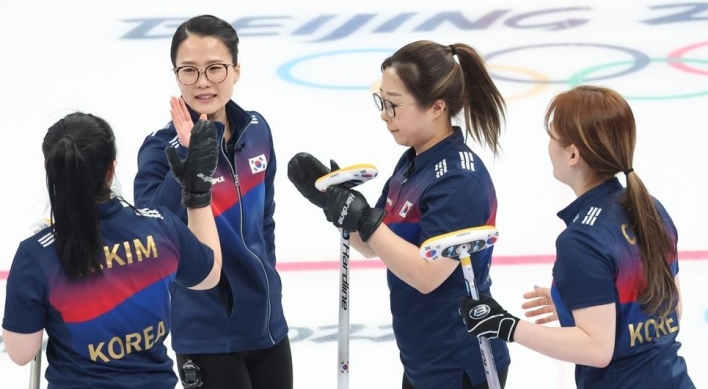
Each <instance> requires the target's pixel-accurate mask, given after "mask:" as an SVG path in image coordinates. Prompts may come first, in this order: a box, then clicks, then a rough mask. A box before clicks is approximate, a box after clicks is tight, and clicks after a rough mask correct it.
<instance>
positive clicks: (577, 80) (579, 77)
mask: <svg viewBox="0 0 708 389" xmlns="http://www.w3.org/2000/svg"><path fill="white" fill-rule="evenodd" d="M650 61H651V62H666V63H668V64H672V63H674V61H676V60H675V59H672V58H651V59H650ZM678 61H682V62H681V64H683V62H694V63H702V64H708V59H690V58H683V59H678ZM631 63H632V61H620V62H610V63H606V64H602V65H598V66H593V67H591V68H587V69H583V70H581V71H579V72H577V73H575V74H573V75H572V76H570V78H569V79H568V84H569V85H570V86H571V87H575V86H578V85H580V84H582V83H583V81H584V80H585V76H587V75H588V74H591V73H594V72H596V71H598V70H602V69H605V68H611V67H614V66H617V65H628V64H631ZM706 95H708V90H705V91H702V92H696V93H684V94H676V95H662V96H626V95H623V97H624V98H625V99H628V100H672V99H685V98H689V97H699V96H706Z"/></svg>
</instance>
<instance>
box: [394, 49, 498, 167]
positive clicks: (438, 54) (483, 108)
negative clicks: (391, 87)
mask: <svg viewBox="0 0 708 389" xmlns="http://www.w3.org/2000/svg"><path fill="white" fill-rule="evenodd" d="M455 56H457V59H458V61H459V65H458V63H457V62H456V61H455ZM388 67H393V68H394V69H396V74H397V75H398V77H399V78H400V79H401V81H402V82H403V84H404V85H405V86H406V89H407V90H408V91H409V92H410V93H411V95H413V97H415V100H416V101H420V102H421V105H423V106H428V107H430V106H431V105H432V104H433V103H435V101H437V100H443V101H444V102H445V104H446V105H447V109H448V111H449V115H450V119H452V118H453V117H455V116H457V114H458V113H460V111H463V113H464V119H465V131H466V133H467V134H468V135H470V136H472V138H473V139H474V140H475V141H476V142H477V143H479V144H482V145H486V146H488V147H489V148H490V149H491V150H492V151H493V152H494V154H495V155H496V154H497V153H498V151H499V150H500V143H499V137H500V135H501V127H502V125H503V124H504V123H503V122H504V120H505V110H506V103H505V102H504V98H503V97H502V94H501V93H500V92H499V90H498V89H497V87H496V85H494V82H493V81H492V78H491V76H490V75H489V73H488V72H487V69H486V67H485V64H484V60H483V59H482V57H481V56H480V55H479V54H478V53H477V51H476V50H475V49H474V48H472V47H471V46H469V45H467V44H464V43H456V44H454V45H442V44H439V43H435V42H431V41H427V40H422V41H417V42H413V43H409V44H407V45H405V46H403V47H402V48H400V49H398V51H396V52H395V53H394V54H393V55H392V56H390V57H388V58H386V59H385V60H384V61H383V63H382V64H381V71H384V70H386V68H388Z"/></svg>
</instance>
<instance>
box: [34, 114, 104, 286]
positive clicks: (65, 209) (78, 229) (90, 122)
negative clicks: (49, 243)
mask: <svg viewBox="0 0 708 389" xmlns="http://www.w3.org/2000/svg"><path fill="white" fill-rule="evenodd" d="M42 152H43V153H44V163H45V168H46V172H47V177H46V178H47V191H48V193H49V203H50V207H51V218H52V223H53V230H54V235H55V242H56V248H57V252H58V254H59V261H60V263H61V267H62V269H63V270H64V272H65V273H66V275H67V277H68V278H69V279H72V280H76V279H78V278H80V277H82V276H85V275H87V274H89V273H90V272H97V273H100V272H101V264H100V263H101V261H100V258H101V254H102V250H103V239H102V235H101V227H100V224H99V218H98V214H97V211H96V205H97V204H98V203H100V202H103V201H107V200H109V199H110V196H111V195H110V180H109V179H110V178H112V174H113V162H114V161H115V158H116V145H115V137H114V135H113V131H112V130H111V128H110V126H109V125H108V123H106V121H104V120H103V119H101V118H99V117H96V116H93V115H90V114H85V113H72V114H69V115H67V116H66V117H64V118H63V119H61V120H59V121H58V122H57V123H55V124H54V125H53V126H51V127H50V128H49V130H48V131H47V134H46V136H45V137H44V142H43V144H42ZM109 172H110V175H109Z"/></svg>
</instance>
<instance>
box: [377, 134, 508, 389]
mask: <svg viewBox="0 0 708 389" xmlns="http://www.w3.org/2000/svg"><path fill="white" fill-rule="evenodd" d="M376 207H377V208H383V209H385V211H386V214H385V216H384V219H383V223H385V224H386V225H387V226H388V227H389V228H390V229H391V230H392V231H393V232H394V233H396V235H398V236H400V237H401V238H403V239H405V240H406V241H408V242H410V243H412V244H414V245H416V246H420V245H421V244H422V243H423V242H424V241H426V240H427V239H429V238H433V237H435V236H439V235H442V234H446V233H449V232H452V231H456V230H460V229H464V228H470V227H477V226H482V225H487V224H490V225H494V224H495V219H496V211H497V199H496V192H495V190H494V185H493V183H492V180H491V177H490V175H489V172H488V171H487V168H486V167H485V165H484V163H482V161H481V160H480V159H479V158H478V156H477V155H476V154H475V153H473V152H472V151H471V150H470V148H469V147H468V146H467V145H466V144H465V142H464V137H463V132H462V131H461V130H460V128H458V127H455V128H454V132H453V134H452V135H450V136H449V137H447V138H445V139H444V140H442V141H440V142H439V143H438V144H436V145H434V146H433V147H431V148H430V149H428V150H426V151H425V152H423V153H421V154H420V155H417V156H416V155H415V150H414V149H412V148H411V149H409V150H408V151H407V152H405V153H404V154H403V156H402V157H401V159H400V160H399V162H398V163H397V165H396V168H395V172H394V174H393V176H392V177H390V178H389V179H388V181H387V182H386V185H385V187H384V190H383V193H382V195H381V197H380V199H379V200H378V202H377V204H376ZM491 261H492V250H491V249H490V250H484V251H481V252H478V253H475V254H472V264H473V267H474V273H475V278H476V283H477V287H478V290H479V291H480V292H481V293H485V294H490V295H491V293H490V287H491V285H492V280H491V278H490V277H489V266H490V265H491ZM465 285H466V284H465V279H464V274H463V271H462V267H458V268H457V269H455V271H454V272H453V273H452V274H451V275H450V277H449V278H447V279H446V280H445V281H444V282H443V283H442V284H441V285H440V286H439V287H438V288H437V289H435V290H434V291H432V292H431V293H428V294H422V293H420V292H419V291H418V290H416V289H415V288H413V287H411V286H410V285H408V284H406V283H405V282H404V281H402V280H401V279H399V278H398V277H396V276H395V275H394V274H393V273H392V272H391V271H388V286H389V290H390V299H391V301H390V305H391V313H392V314H393V331H394V334H395V336H396V342H397V344H398V349H399V351H400V358H401V362H402V364H403V367H404V372H405V375H406V377H407V378H408V380H409V381H410V383H411V384H412V385H413V386H414V387H415V388H416V389H437V388H458V387H460V385H461V382H462V381H461V380H462V377H463V373H464V374H466V375H467V376H468V377H469V378H470V379H471V381H472V383H473V384H474V385H477V384H480V383H482V382H485V381H486V376H485V373H484V368H483V364H482V358H481V354H480V350H479V343H478V341H477V340H476V339H474V338H473V337H470V336H469V334H468V333H467V328H466V327H465V325H464V324H463V323H462V320H460V315H459V312H458V311H459V306H458V299H459V298H460V297H462V296H465V295H466V286H465ZM491 343H492V348H493V353H494V360H495V363H496V367H497V371H499V372H501V371H503V370H506V369H507V368H508V366H509V363H510V357H509V351H508V348H507V345H506V343H505V342H503V341H500V340H496V339H495V340H492V341H491Z"/></svg>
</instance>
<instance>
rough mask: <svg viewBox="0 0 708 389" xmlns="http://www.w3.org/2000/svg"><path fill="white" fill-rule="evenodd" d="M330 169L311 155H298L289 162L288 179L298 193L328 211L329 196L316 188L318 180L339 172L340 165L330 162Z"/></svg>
mask: <svg viewBox="0 0 708 389" xmlns="http://www.w3.org/2000/svg"><path fill="white" fill-rule="evenodd" d="M329 163H330V168H331V169H330V168H327V166H325V165H323V164H322V162H320V161H319V160H318V159H317V158H315V157H313V156H312V155H311V154H309V153H297V154H295V156H294V157H292V158H291V159H290V161H289V162H288V179H290V182H292V183H293V184H294V185H295V188H297V190H298V192H300V194H301V195H303V196H304V197H305V198H306V199H308V200H309V201H310V202H311V203H312V204H315V205H316V206H318V207H320V208H322V209H324V210H325V211H326V210H327V195H326V194H325V193H324V192H321V191H319V190H318V189H317V188H316V187H315V181H317V179H318V178H320V177H322V176H324V175H326V174H329V173H330V172H332V171H334V170H339V165H337V163H336V162H334V161H333V160H330V162H329Z"/></svg>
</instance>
